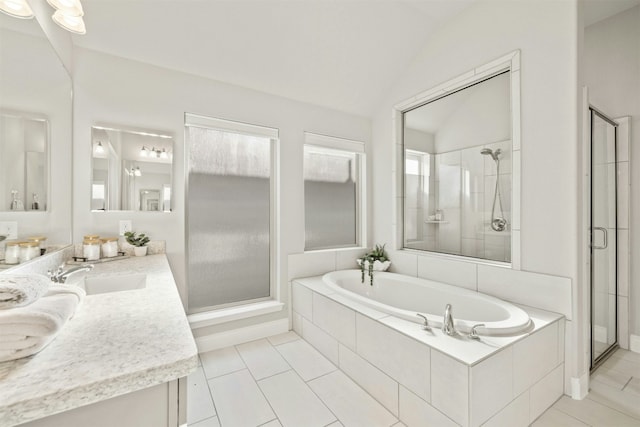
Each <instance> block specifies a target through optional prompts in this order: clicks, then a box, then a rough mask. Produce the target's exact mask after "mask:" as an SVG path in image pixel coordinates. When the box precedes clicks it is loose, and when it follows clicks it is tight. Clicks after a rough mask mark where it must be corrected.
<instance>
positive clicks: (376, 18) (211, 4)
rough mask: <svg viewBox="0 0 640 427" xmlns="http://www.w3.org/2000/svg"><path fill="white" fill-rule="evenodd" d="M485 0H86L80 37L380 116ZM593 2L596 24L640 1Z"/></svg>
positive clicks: (590, 16)
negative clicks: (433, 42)
mask: <svg viewBox="0 0 640 427" xmlns="http://www.w3.org/2000/svg"><path fill="white" fill-rule="evenodd" d="M476 1H478V0H83V5H84V10H85V22H86V26H87V34H86V35H84V36H73V41H74V44H75V45H76V46H80V47H84V48H88V49H92V50H96V51H100V52H104V53H108V54H112V55H116V56H120V57H124V58H128V59H132V60H136V61H142V62H146V63H149V64H153V65H157V66H160V67H164V68H169V69H173V70H178V71H182V72H186V73H190V74H195V75H198V76H202V77H207V78H211V79H214V80H218V81H222V82H226V83H230V84H234V85H239V86H243V87H247V88H251V89H256V90H259V91H262V92H267V93H271V94H275V95H279V96H283V97H286V98H290V99H294V100H298V101H303V102H308V103H311V104H316V105H321V106H325V107H329V108H333V109H337V110H341V111H345V112H349V113H354V114H357V115H361V116H370V115H371V114H372V113H373V111H374V110H375V109H376V107H377V105H378V103H379V101H380V100H381V98H382V97H383V96H384V94H385V93H386V92H387V91H388V89H389V88H390V87H391V86H392V85H393V84H394V83H395V81H396V80H397V79H398V77H399V76H400V75H401V73H402V72H403V71H404V70H405V69H406V68H407V67H408V66H409V64H410V63H411V61H412V60H413V59H414V58H415V56H416V55H417V54H418V52H419V51H420V49H421V48H422V47H423V46H424V44H425V43H426V42H427V40H428V38H429V37H430V35H431V34H433V33H434V32H435V31H436V30H437V29H438V28H439V27H440V26H443V25H446V22H447V20H449V19H451V18H452V17H453V16H454V15H456V14H458V13H461V12H462V11H463V9H465V8H467V7H469V6H470V5H471V4H472V3H474V2H476ZM489 1H505V0H489ZM507 1H519V0H507ZM529 1H540V0H529ZM584 1H585V21H586V22H587V25H588V24H590V23H593V22H596V21H597V20H600V19H603V18H606V17H608V16H611V15H613V14H615V13H618V12H620V11H622V10H624V9H626V8H629V7H631V6H633V5H634V4H638V3H639V2H640V0H584Z"/></svg>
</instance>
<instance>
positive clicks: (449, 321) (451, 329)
mask: <svg viewBox="0 0 640 427" xmlns="http://www.w3.org/2000/svg"><path fill="white" fill-rule="evenodd" d="M442 332H444V333H445V334H447V335H449V336H450V337H452V336H456V335H458V331H457V330H456V325H455V324H454V323H453V315H452V314H451V304H447V306H446V307H445V308H444V320H443V321H442Z"/></svg>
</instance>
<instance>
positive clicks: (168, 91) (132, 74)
mask: <svg viewBox="0 0 640 427" xmlns="http://www.w3.org/2000/svg"><path fill="white" fill-rule="evenodd" d="M73 75H74V96H75V98H74V105H75V108H74V110H75V114H74V162H73V163H74V208H73V209H74V230H73V231H74V236H75V239H76V240H78V237H79V236H82V235H84V234H87V233H90V232H93V233H99V234H105V235H106V234H109V235H112V234H114V233H116V232H117V230H118V221H119V220H120V219H132V220H133V228H134V229H135V230H137V231H144V232H147V233H149V234H150V235H151V237H152V238H153V239H159V240H166V241H167V253H168V256H169V261H170V263H171V268H172V271H173V273H174V276H175V277H176V281H177V283H178V288H179V291H180V294H181V296H182V298H183V301H186V299H185V297H186V288H185V286H186V285H185V235H184V230H185V227H184V218H185V212H184V206H185V200H184V197H185V170H184V164H185V160H184V113H185V112H190V113H196V114H201V115H205V116H210V117H216V118H222V119H229V120H236V121H241V122H246V123H253V124H257V125H263V126H268V127H274V128H278V129H279V131H280V144H281V156H280V165H281V167H280V173H281V188H280V201H281V215H282V216H281V242H280V245H281V249H280V265H279V267H280V271H281V272H282V280H281V286H280V291H281V293H282V294H283V295H284V298H285V300H286V295H287V288H286V281H287V271H288V265H287V254H293V253H300V252H302V251H303V249H304V210H303V207H304V198H303V179H302V160H303V150H302V147H303V142H304V134H303V132H305V131H309V132H314V133H318V134H323V135H331V136H337V137H343V138H348V139H353V140H357V141H370V132H371V123H370V121H369V120H367V119H364V118H361V117H356V116H352V115H349V114H345V113H340V112H336V111H332V110H328V109H325V108H320V107H315V106H311V105H308V104H303V103H300V102H295V101H290V100H287V99H284V98H280V97H277V96H273V95H267V94H264V93H261V92H256V91H253V90H249V89H244V88H240V87H236V86H232V85H228V84H224V83H220V82H216V81H213V80H208V79H204V78H201V77H196V76H193V75H189V74H185V73H181V72H176V71H171V70H167V69H162V68H158V67H155V66H151V65H147V64H143V63H139V62H134V61H130V60H125V59H122V58H118V57H113V56H109V55H106V54H101V53H97V52H94V51H90V50H85V49H76V51H75V55H74V72H73ZM96 122H101V123H105V122H106V123H113V124H120V125H124V126H131V127H137V128H145V129H158V130H162V131H169V132H171V133H173V135H174V136H175V146H174V158H173V160H174V183H173V194H174V211H173V212H171V213H145V212H107V213H103V212H100V213H92V212H90V211H89V204H90V200H89V184H90V183H89V177H90V173H91V170H90V168H91V161H90V160H91V126H92V125H93V124H95V123H96ZM368 145H369V143H367V146H368ZM286 316H287V312H286V310H285V311H282V312H279V313H275V314H272V315H267V316H262V317H260V318H254V319H245V320H243V321H239V322H235V323H233V324H225V325H221V326H219V327H216V328H215V329H214V328H211V329H207V330H200V331H199V332H197V334H206V333H210V332H213V331H214V330H216V331H217V330H223V329H230V328H234V327H242V326H247V325H250V324H255V323H258V322H263V321H268V320H273V319H277V318H283V317H286Z"/></svg>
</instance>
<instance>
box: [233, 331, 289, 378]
mask: <svg viewBox="0 0 640 427" xmlns="http://www.w3.org/2000/svg"><path fill="white" fill-rule="evenodd" d="M263 339H264V340H265V341H267V343H269V345H270V346H271V347H272V348H273V349H274V350H275V351H276V353H278V355H280V357H281V358H282V360H283V361H284V363H285V364H286V365H287V366H288V367H289V369H287V370H285V371H282V372H276V373H274V374H271V375H269V376H267V377H264V378H260V379H259V380H258V379H256V377H255V375H253V372H251V369H249V365H247V361H246V360H245V359H244V357H242V353H241V352H240V350H238V349H237V348H236V351H238V354H239V355H240V359H242V363H244V364H245V366H247V370H248V371H249V375H251V378H253V381H255V382H256V383H257V382H258V381H262V380H264V379H267V378H270V377H273V376H274V375H278V374H282V373H284V372H287V371H290V370H292V369H293V367H292V366H291V365H290V364H289V362H287V360H286V359H285V358H284V357H282V355H281V354H280V352H279V351H278V350H277V349H276V348H275V347H274V346H273V345H272V344H271V343H270V342H269V340H268V339H266V338H263ZM254 341H260V340H254ZM249 342H253V341H249ZM238 345H241V344H238ZM234 347H237V345H236V346H234Z"/></svg>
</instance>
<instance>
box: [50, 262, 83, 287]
mask: <svg viewBox="0 0 640 427" xmlns="http://www.w3.org/2000/svg"><path fill="white" fill-rule="evenodd" d="M64 267H65V265H64V263H63V264H62V265H60V266H59V267H58V268H57V269H56V271H53V270H49V271H47V275H48V276H49V278H50V279H51V281H52V282H54V283H65V282H66V281H67V278H68V277H69V276H71V275H72V274H74V273H78V272H81V271H91V270H92V269H93V264H82V265H78V266H77V267H71V268H70V269H68V270H65V269H64Z"/></svg>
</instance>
